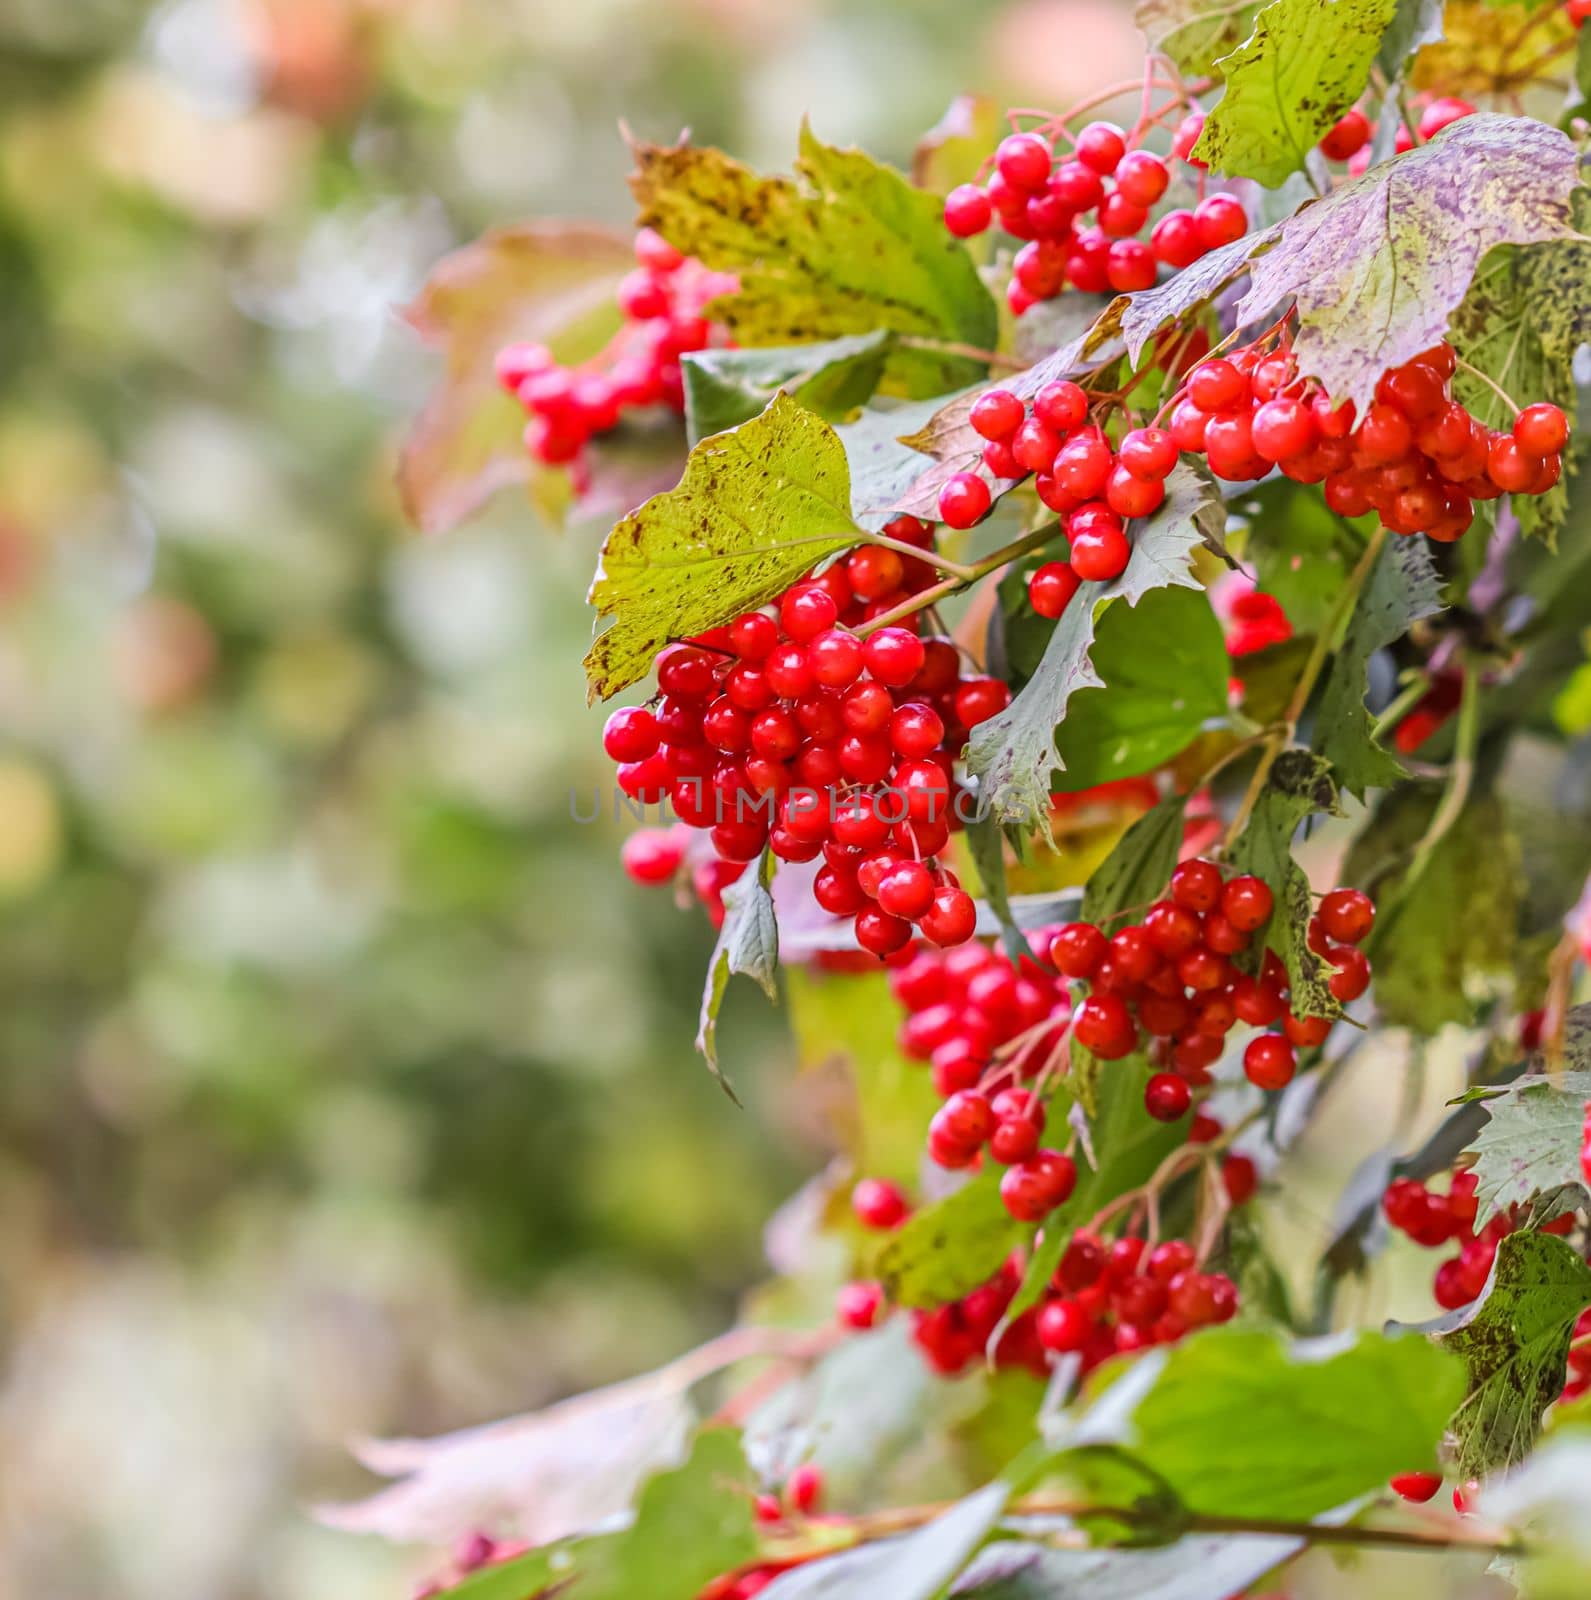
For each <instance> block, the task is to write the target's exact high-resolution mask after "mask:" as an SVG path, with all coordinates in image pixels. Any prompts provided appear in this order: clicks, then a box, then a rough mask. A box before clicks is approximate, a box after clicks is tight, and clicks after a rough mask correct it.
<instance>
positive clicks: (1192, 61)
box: [1133, 0, 1259, 78]
mask: <svg viewBox="0 0 1591 1600" xmlns="http://www.w3.org/2000/svg"><path fill="white" fill-rule="evenodd" d="M1258 10H1259V0H1143V4H1142V5H1140V6H1139V7H1138V9H1137V11H1135V12H1134V13H1133V21H1134V22H1136V23H1137V24H1138V26H1139V27H1140V28H1142V29H1143V31H1144V32H1145V33H1146V34H1147V35H1148V36H1149V44H1150V48H1151V49H1154V50H1158V51H1159V52H1160V53H1161V55H1163V56H1166V57H1168V58H1169V59H1170V60H1172V61H1174V62H1175V63H1176V65H1177V67H1178V69H1179V70H1180V71H1181V72H1183V73H1185V74H1186V75H1187V76H1189V77H1194V78H1207V77H1210V76H1212V75H1213V74H1214V72H1215V64H1216V62H1217V61H1219V60H1220V58H1221V57H1222V56H1224V55H1227V54H1229V53H1230V52H1231V51H1233V50H1235V49H1236V48H1237V47H1238V46H1239V45H1240V44H1242V42H1243V41H1244V40H1245V39H1246V38H1248V36H1249V34H1250V32H1251V31H1252V30H1253V27H1254V13H1255V12H1256V11H1258Z"/></svg>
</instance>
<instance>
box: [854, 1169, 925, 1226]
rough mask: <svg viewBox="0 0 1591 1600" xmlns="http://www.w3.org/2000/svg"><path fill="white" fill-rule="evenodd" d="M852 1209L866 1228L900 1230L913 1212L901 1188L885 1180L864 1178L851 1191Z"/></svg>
mask: <svg viewBox="0 0 1591 1600" xmlns="http://www.w3.org/2000/svg"><path fill="white" fill-rule="evenodd" d="M851 1209H852V1211H854V1212H855V1213H856V1220H857V1221H858V1222H860V1223H861V1224H862V1226H863V1227H864V1228H877V1229H879V1230H881V1231H883V1230H888V1229H890V1228H898V1227H899V1226H900V1225H901V1223H903V1222H904V1221H905V1220H906V1216H907V1213H908V1212H909V1211H910V1210H911V1207H910V1205H909V1204H908V1203H907V1200H906V1196H905V1195H904V1194H903V1193H902V1192H901V1190H900V1188H899V1187H898V1186H897V1185H896V1184H893V1183H890V1182H888V1181H887V1180H886V1179H884V1178H862V1179H861V1180H860V1181H859V1182H858V1183H857V1185H856V1187H855V1188H854V1189H852V1190H851Z"/></svg>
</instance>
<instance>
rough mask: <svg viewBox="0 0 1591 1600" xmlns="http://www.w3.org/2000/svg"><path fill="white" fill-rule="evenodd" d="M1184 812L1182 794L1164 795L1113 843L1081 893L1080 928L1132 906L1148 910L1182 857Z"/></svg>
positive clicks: (1185, 809)
mask: <svg viewBox="0 0 1591 1600" xmlns="http://www.w3.org/2000/svg"><path fill="white" fill-rule="evenodd" d="M1187 809H1188V797H1187V796H1186V795H1185V794H1169V795H1167V796H1166V797H1165V799H1164V800H1162V801H1161V802H1160V803H1159V805H1157V806H1155V807H1154V808H1153V809H1152V810H1150V811H1146V812H1145V813H1144V814H1143V815H1142V816H1141V817H1139V819H1138V820H1137V821H1136V822H1135V823H1133V825H1132V826H1131V827H1130V828H1129V829H1128V830H1127V831H1126V832H1125V833H1124V834H1123V835H1122V836H1121V838H1120V839H1118V840H1117V841H1116V847H1115V849H1114V850H1112V851H1111V853H1110V854H1109V855H1108V856H1106V857H1105V860H1104V862H1103V863H1102V864H1101V865H1100V866H1099V868H1098V869H1097V870H1096V871H1095V873H1094V874H1093V876H1092V877H1091V878H1090V879H1089V880H1088V887H1087V888H1086V889H1085V890H1084V891H1083V910H1082V917H1083V920H1084V921H1085V922H1094V923H1098V922H1099V921H1101V919H1103V918H1105V917H1110V916H1114V915H1115V914H1116V913H1117V912H1118V911H1126V910H1128V909H1129V908H1130V907H1132V906H1145V905H1149V904H1150V903H1151V902H1153V901H1155V900H1158V899H1159V898H1160V897H1161V896H1162V895H1163V894H1164V893H1165V891H1166V884H1167V883H1168V882H1169V880H1170V878H1171V873H1172V869H1173V868H1174V867H1175V866H1176V864H1177V859H1178V857H1179V856H1180V855H1181V853H1182V833H1183V818H1184V815H1185V813H1186V811H1187Z"/></svg>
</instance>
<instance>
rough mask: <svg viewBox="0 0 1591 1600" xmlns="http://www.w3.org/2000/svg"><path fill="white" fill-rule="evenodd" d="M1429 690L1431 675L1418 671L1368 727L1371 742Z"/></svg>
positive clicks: (1396, 722)
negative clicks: (1370, 726)
mask: <svg viewBox="0 0 1591 1600" xmlns="http://www.w3.org/2000/svg"><path fill="white" fill-rule="evenodd" d="M1430 692H1431V675H1430V674H1429V673H1428V672H1424V671H1419V672H1416V673H1415V675H1414V678H1413V680H1412V681H1411V682H1410V683H1409V684H1408V686H1407V687H1406V688H1404V689H1402V690H1400V691H1399V692H1398V694H1397V696H1396V698H1395V699H1394V700H1393V701H1392V703H1391V705H1389V706H1388V707H1387V709H1386V710H1385V711H1383V712H1382V713H1381V715H1380V716H1379V717H1377V718H1376V720H1375V724H1374V726H1373V727H1372V728H1371V729H1370V740H1371V743H1372V744H1380V743H1381V741H1382V740H1383V739H1384V738H1385V737H1386V736H1387V734H1389V733H1390V732H1391V731H1392V730H1393V729H1394V728H1395V727H1397V725H1398V724H1399V723H1400V722H1402V721H1403V719H1404V718H1405V717H1406V716H1408V714H1409V713H1410V712H1411V711H1412V710H1413V709H1414V708H1415V707H1416V706H1417V705H1418V704H1419V703H1420V702H1421V701H1422V700H1423V699H1424V698H1425V697H1426V695H1428V694H1429V693H1430Z"/></svg>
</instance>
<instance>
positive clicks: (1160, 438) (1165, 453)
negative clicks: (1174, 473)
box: [1117, 427, 1177, 482]
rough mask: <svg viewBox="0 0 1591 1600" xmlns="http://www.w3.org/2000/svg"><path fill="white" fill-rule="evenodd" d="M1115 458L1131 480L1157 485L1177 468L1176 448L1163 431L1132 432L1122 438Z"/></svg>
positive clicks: (1157, 429)
mask: <svg viewBox="0 0 1591 1600" xmlns="http://www.w3.org/2000/svg"><path fill="white" fill-rule="evenodd" d="M1117 455H1118V456H1119V458H1120V460H1121V464H1122V465H1123V466H1124V467H1125V468H1126V469H1127V470H1128V471H1129V472H1130V473H1132V474H1133V476H1134V477H1138V478H1147V479H1152V480H1154V481H1156V482H1158V481H1159V480H1161V479H1163V478H1165V477H1167V476H1169V474H1170V472H1171V469H1172V468H1173V467H1174V466H1176V464H1177V445H1176V441H1175V440H1174V439H1173V438H1172V437H1171V435H1170V434H1169V433H1167V432H1166V431H1165V429H1164V428H1153V427H1150V428H1133V429H1131V430H1130V431H1129V432H1127V433H1125V434H1123V435H1122V440H1121V444H1120V446H1119V447H1118V449H1117Z"/></svg>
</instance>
